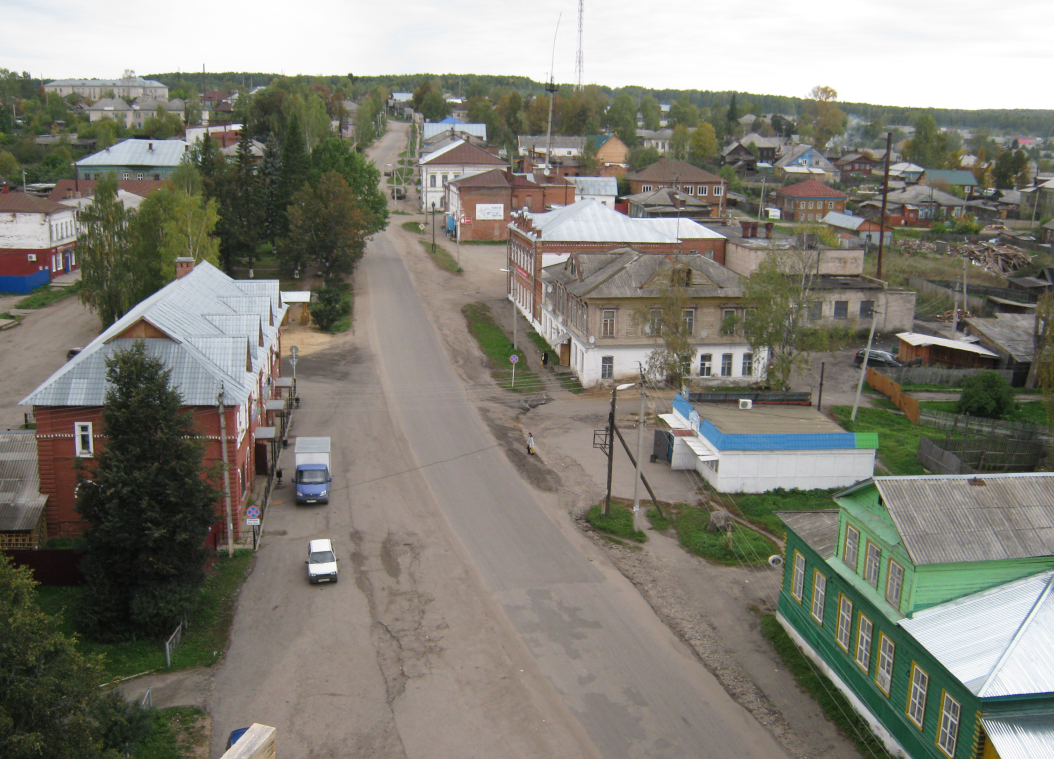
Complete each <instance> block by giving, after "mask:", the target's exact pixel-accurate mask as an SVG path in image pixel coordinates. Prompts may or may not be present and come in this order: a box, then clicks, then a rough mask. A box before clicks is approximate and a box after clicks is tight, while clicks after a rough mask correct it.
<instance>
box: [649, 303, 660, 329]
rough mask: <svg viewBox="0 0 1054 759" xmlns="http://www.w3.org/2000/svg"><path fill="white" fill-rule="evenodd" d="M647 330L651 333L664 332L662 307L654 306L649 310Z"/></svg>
mask: <svg viewBox="0 0 1054 759" xmlns="http://www.w3.org/2000/svg"><path fill="white" fill-rule="evenodd" d="M647 330H648V334H649V335H661V334H662V309H661V308H652V309H650V310H649V311H648V325H647Z"/></svg>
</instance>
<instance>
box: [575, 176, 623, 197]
mask: <svg viewBox="0 0 1054 759" xmlns="http://www.w3.org/2000/svg"><path fill="white" fill-rule="evenodd" d="M567 181H569V182H571V183H572V184H574V185H575V187H577V188H578V192H579V193H580V194H582V195H611V196H615V195H618V180H617V179H616V178H615V177H567Z"/></svg>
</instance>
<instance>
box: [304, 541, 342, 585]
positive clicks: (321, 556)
mask: <svg viewBox="0 0 1054 759" xmlns="http://www.w3.org/2000/svg"><path fill="white" fill-rule="evenodd" d="M304 563H305V564H307V581H308V582H310V583H311V584H312V585H315V584H317V583H320V582H336V581H337V556H336V554H334V553H333V542H332V541H330V540H328V539H327V538H320V539H318V540H309V541H308V543H307V561H305V562H304Z"/></svg>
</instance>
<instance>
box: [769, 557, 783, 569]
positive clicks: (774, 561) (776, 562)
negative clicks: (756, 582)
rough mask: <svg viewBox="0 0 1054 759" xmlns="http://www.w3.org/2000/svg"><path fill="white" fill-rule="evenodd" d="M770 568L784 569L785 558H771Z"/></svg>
mask: <svg viewBox="0 0 1054 759" xmlns="http://www.w3.org/2000/svg"><path fill="white" fill-rule="evenodd" d="M769 566H772V567H782V566H783V557H782V556H780V555H779V554H776V555H774V556H769Z"/></svg>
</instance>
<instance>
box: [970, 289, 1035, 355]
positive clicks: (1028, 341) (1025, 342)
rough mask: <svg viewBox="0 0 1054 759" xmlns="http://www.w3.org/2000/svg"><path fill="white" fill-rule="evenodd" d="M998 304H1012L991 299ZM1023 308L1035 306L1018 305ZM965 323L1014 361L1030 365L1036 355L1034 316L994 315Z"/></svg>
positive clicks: (1002, 300) (998, 299)
mask: <svg viewBox="0 0 1054 759" xmlns="http://www.w3.org/2000/svg"><path fill="white" fill-rule="evenodd" d="M988 297H989V299H990V300H996V301H998V302H1000V303H1008V304H1009V303H1012V301H1008V300H1005V299H1003V298H992V296H988ZM1014 305H1020V306H1022V307H1024V308H1030V307H1031V308H1034V307H1035V304H1030V303H1019V304H1014ZM966 323H967V324H968V325H969V326H970V328H971V329H973V330H977V332H978V334H980V335H982V336H983V337H985V338H987V339H988V340H989V342H990V343H994V344H995V345H998V346H999V347H1001V348H1002V349H1003V350H1005V351H1006V352H1007V353H1009V354H1010V355H1011V356H1013V357H1014V360H1015V361H1021V362H1025V363H1031V361H1032V359H1033V358H1034V357H1035V353H1036V341H1035V338H1034V336H1033V334H1032V333H1033V331H1034V330H1035V327H1036V315H1035V314H1034V313H1032V314H996V318H994V319H979V318H977V319H967V320H966Z"/></svg>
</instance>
